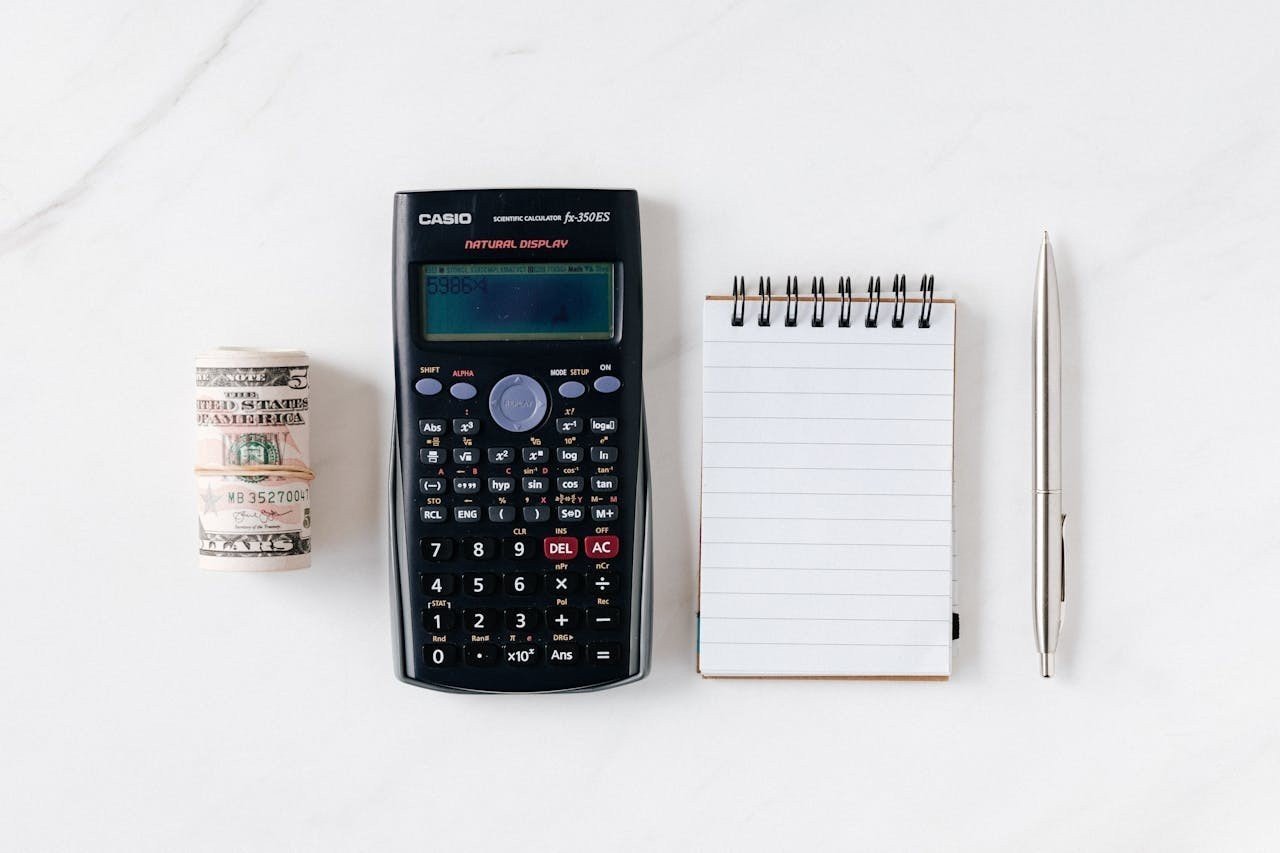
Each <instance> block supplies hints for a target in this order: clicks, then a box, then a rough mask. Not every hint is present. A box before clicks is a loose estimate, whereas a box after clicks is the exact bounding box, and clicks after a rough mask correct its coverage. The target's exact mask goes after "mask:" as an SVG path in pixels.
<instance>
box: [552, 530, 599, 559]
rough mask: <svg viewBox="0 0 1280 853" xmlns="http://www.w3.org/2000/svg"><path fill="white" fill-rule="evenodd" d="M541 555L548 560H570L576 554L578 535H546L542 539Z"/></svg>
mask: <svg viewBox="0 0 1280 853" xmlns="http://www.w3.org/2000/svg"><path fill="white" fill-rule="evenodd" d="M588 541H590V538H589V537H588ZM542 556H544V557H546V558H547V559H548V560H572V559H573V558H574V557H576V556H578V537H576V536H548V537H547V538H546V539H543V540H542Z"/></svg>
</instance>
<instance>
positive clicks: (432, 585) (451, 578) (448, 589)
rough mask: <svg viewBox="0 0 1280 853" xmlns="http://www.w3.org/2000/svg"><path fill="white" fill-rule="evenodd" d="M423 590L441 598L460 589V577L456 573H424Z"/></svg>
mask: <svg viewBox="0 0 1280 853" xmlns="http://www.w3.org/2000/svg"><path fill="white" fill-rule="evenodd" d="M422 591H423V592H424V593H425V594H427V595H431V596H436V597H440V598H444V597H447V596H450V595H453V594H454V593H455V592H457V591H458V578H457V576H455V575H423V576H422Z"/></svg>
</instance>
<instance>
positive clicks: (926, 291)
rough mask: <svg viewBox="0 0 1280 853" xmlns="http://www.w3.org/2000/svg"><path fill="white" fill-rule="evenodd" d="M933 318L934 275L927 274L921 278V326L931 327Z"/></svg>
mask: <svg viewBox="0 0 1280 853" xmlns="http://www.w3.org/2000/svg"><path fill="white" fill-rule="evenodd" d="M932 319H933V276H931V275H926V276H925V277H924V278H922V279H920V324H919V325H920V328H922V329H927V328H929V321H930V320H932Z"/></svg>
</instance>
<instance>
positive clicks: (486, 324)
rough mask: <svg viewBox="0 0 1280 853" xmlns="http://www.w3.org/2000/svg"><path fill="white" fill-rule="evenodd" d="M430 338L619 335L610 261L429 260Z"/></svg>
mask: <svg viewBox="0 0 1280 853" xmlns="http://www.w3.org/2000/svg"><path fill="white" fill-rule="evenodd" d="M421 270H422V280H421V288H422V291H421V295H422V300H421V310H420V314H419V322H420V323H421V331H422V337H423V338H424V339H426V340H428V341H522V340H524V341H597V340H610V339H612V338H613V317H614V281H613V279H614V265H613V264H611V263H583V262H577V263H562V264H554V263H508V264H423V265H422V267H421Z"/></svg>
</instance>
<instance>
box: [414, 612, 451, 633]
mask: <svg viewBox="0 0 1280 853" xmlns="http://www.w3.org/2000/svg"><path fill="white" fill-rule="evenodd" d="M457 623H458V617H457V616H456V615H454V612H453V611H452V610H445V609H443V608H437V609H435V610H427V611H425V612H423V614H422V624H424V625H426V626H427V630H428V631H448V630H449V629H450V628H452V627H453V626H454V625H456V624H457Z"/></svg>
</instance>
